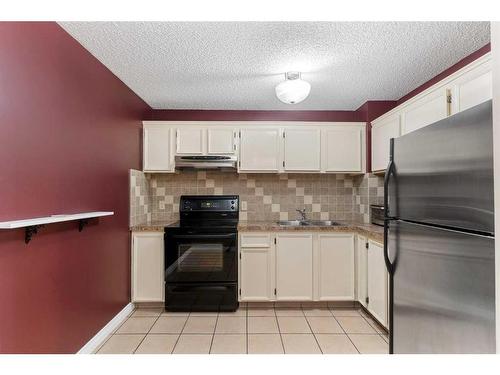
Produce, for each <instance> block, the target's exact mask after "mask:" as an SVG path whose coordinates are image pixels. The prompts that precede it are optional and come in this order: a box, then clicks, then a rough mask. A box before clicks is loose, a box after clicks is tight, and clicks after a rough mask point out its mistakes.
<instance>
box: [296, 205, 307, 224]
mask: <svg viewBox="0 0 500 375" xmlns="http://www.w3.org/2000/svg"><path fill="white" fill-rule="evenodd" d="M295 211H297V212H298V213H299V214H300V221H306V220H307V217H306V209H305V208H304V209H302V210H299V209H296V210H295Z"/></svg>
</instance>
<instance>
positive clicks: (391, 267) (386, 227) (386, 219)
mask: <svg viewBox="0 0 500 375" xmlns="http://www.w3.org/2000/svg"><path fill="white" fill-rule="evenodd" d="M393 173H394V138H391V139H390V153H389V165H388V166H387V170H386V172H385V176H384V261H385V265H386V267H387V272H389V274H390V275H392V274H393V271H394V265H393V264H392V263H391V261H390V259H389V252H388V251H389V249H388V244H387V242H388V237H389V222H390V221H391V220H394V218H393V217H391V215H390V212H389V180H390V178H391V175H392V174H393Z"/></svg>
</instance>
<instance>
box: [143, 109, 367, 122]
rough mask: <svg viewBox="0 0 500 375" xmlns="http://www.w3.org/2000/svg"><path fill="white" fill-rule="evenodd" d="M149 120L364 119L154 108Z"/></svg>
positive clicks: (342, 114)
mask: <svg viewBox="0 0 500 375" xmlns="http://www.w3.org/2000/svg"><path fill="white" fill-rule="evenodd" d="M146 119H147V120H163V121H325V122H326V121H346V122H357V121H364V120H363V118H362V117H361V114H360V113H359V112H357V111H226V110H191V109H186V110H175V109H174V110H172V109H168V110H167V109H152V110H151V111H149V113H148V114H147V118H146Z"/></svg>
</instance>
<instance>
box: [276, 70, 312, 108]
mask: <svg viewBox="0 0 500 375" xmlns="http://www.w3.org/2000/svg"><path fill="white" fill-rule="evenodd" d="M285 78H286V79H285V81H283V82H281V83H279V84H278V85H277V86H276V88H275V90H276V96H277V97H278V99H279V100H281V101H282V102H283V103H286V104H296V103H300V102H301V101H303V100H304V99H305V98H307V97H308V95H309V93H310V92H311V85H310V84H309V82H306V81H303V80H302V79H301V78H300V72H287V73H285Z"/></svg>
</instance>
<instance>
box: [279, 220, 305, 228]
mask: <svg viewBox="0 0 500 375" xmlns="http://www.w3.org/2000/svg"><path fill="white" fill-rule="evenodd" d="M278 225H281V226H283V227H298V226H301V225H309V223H308V222H306V221H301V220H280V221H278Z"/></svg>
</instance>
